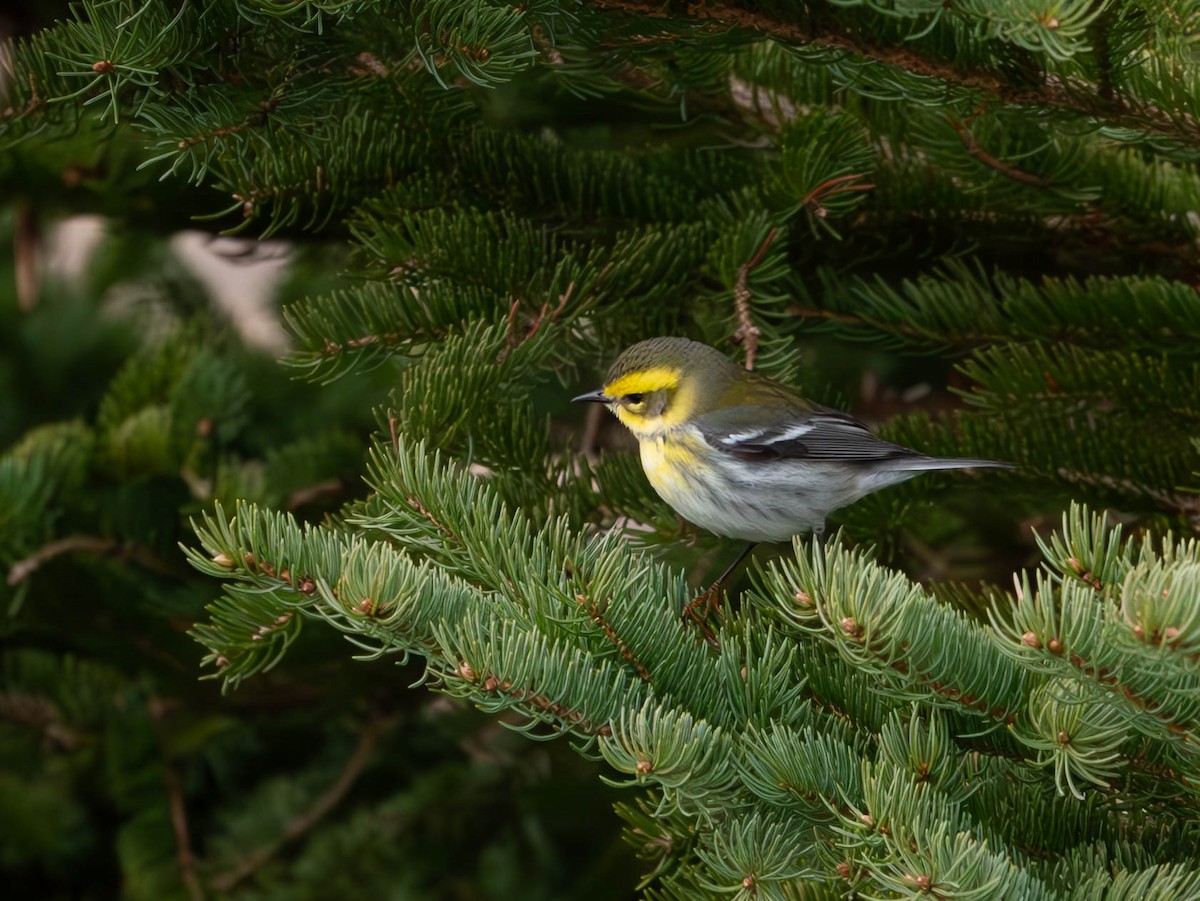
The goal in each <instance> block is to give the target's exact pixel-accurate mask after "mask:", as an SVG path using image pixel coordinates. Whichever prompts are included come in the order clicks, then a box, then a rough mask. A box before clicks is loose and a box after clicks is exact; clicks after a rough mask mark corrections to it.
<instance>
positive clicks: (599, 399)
mask: <svg viewBox="0 0 1200 901" xmlns="http://www.w3.org/2000/svg"><path fill="white" fill-rule="evenodd" d="M612 400H613V399H612V398H611V397H609V396H608V395H607V394H605V393H604V389H603V388H598V389H597V390H595V391H589V392H588V393H587V394H581V395H579V397H572V398H571V403H578V402H579V401H587V402H588V403H591V404H611V403H612Z"/></svg>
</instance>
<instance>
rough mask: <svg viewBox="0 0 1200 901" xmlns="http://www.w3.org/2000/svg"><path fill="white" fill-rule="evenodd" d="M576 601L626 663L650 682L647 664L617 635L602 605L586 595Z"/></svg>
mask: <svg viewBox="0 0 1200 901" xmlns="http://www.w3.org/2000/svg"><path fill="white" fill-rule="evenodd" d="M575 600H576V601H578V602H579V605H580V606H581V607H583V609H584V610H586V611H587V614H588V616H590V617H591V618H592V622H593V623H595V624H596V625H597V626H599V627H600V631H602V632H603V633H604V637H605V638H607V639H608V640H609V642H611V643H612V645H613V647H615V648H616V649H617V650H618V651H620V653H621V657H622V658H623V659H624V660H625V662H626V663H628V664H629V665H630V666H632V667H633V668H634V670H635V671H636V672H637V674H638V675H639V676H641V677H642V681H643V682H649V681H650V670H648V669H646V666H645V664H643V663H642V661H640V660H638V658H637V656H636V655H635V654H634V653H633V651H632V650H631V649H630V647H629V645H628V644H627V643H626V642H625V640H624V639H623V638H621V636H620V635H618V634H617V630H616V629H615V628H613V624H612V623H610V622H609V621H608V620H607V619H605V617H604V610H602V609H601V608H600V605H599V604H598V603H596V602H595V601H594V600H592V599H591V598H589V597H588V596H587V595H586V594H577V595H575ZM605 607H606V608H607V601H606V602H605Z"/></svg>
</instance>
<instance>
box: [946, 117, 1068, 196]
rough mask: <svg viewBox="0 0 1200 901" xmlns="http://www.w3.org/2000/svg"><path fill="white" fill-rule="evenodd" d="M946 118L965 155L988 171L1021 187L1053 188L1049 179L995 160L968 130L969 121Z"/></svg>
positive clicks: (1052, 183)
mask: <svg viewBox="0 0 1200 901" xmlns="http://www.w3.org/2000/svg"><path fill="white" fill-rule="evenodd" d="M947 118H948V119H949V120H950V127H951V128H953V129H954V131H955V132H956V133H957V134H958V139H959V140H960V141H962V145H963V148H964V149H965V150H966V151H967V153H968V154H970V155H971V156H973V157H975V159H977V160H979V162H981V163H983V164H984V165H985V166H987V167H988V168H989V169H995V170H996V171H997V172H999V173H1000V174H1001V175H1003V176H1004V177H1005V178H1010V179H1012V180H1013V181H1015V182H1018V183H1020V184H1023V185H1032V186H1033V187H1035V188H1051V187H1053V186H1054V182H1052V181H1050V179H1048V178H1042V176H1040V175H1034V174H1033V173H1032V172H1026V171H1025V170H1024V169H1018V168H1017V167H1016V166H1014V165H1012V164H1011V163H1006V162H1004V160H1001V159H997V158H996V157H994V156H992V155H991V154H990V153H988V152H987V151H986V150H984V149H983V146H982V145H981V144H980V143H979V140H978V139H977V138H976V137H975V135H973V134H971V131H970V129H969V128H968V127H967V126H968V125H969V124H970V121H971V120H970V119H967V120H966V121H965V122H963V121H960V120H958V119H957V118H955V117H954V116H948V117H947Z"/></svg>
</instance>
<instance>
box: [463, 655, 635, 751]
mask: <svg viewBox="0 0 1200 901" xmlns="http://www.w3.org/2000/svg"><path fill="white" fill-rule="evenodd" d="M458 674H459V675H460V676H461V677H462V678H464V679H466V680H467V681H468V682H477V683H479V687H480V688H481V689H482V690H483V691H486V692H489V693H491V694H502V695H507V696H508V697H510V698H514V699H515V700H517V701H521V702H524V703H526V704H529V705H531V706H533V707H536V708H537V709H539V710H542V711H544V712H545V713H549V714H551V715H552V716H554V717H557V718H558V719H559V720H560V721H562V722H563V723H564V724H565V725H566V726H568V727H570V728H572V729H575V730H577V731H579V732H582V733H584V734H586V735H599V736H601V737H608V736H611V735H612V726H610V725H608V724H607V723H603V724H600V725H597V724H596V723H593V722H592V721H591V720H589V719H587V718H586V717H585V716H584V715H583V711H582V710H574V709H572V708H570V707H567V706H566V705H565V704H559V703H557V702H556V701H553V700H551V699H550V698H549V697H547V696H546V695H544V694H540V693H538V692H534V691H530V690H528V689H524V688H518V687H516V686H514V685H513V683H512V680H510V679H501V678H500V677H499V676H497V675H496V674H495V673H489V674H487V675H485V676H483V677H480V675H479V673H477V672H476V671H475V670H474V669H473V668H472V667H471V665H470V664H468V663H460V664H459V666H458Z"/></svg>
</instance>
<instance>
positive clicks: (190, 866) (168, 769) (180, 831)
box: [163, 761, 204, 901]
mask: <svg viewBox="0 0 1200 901" xmlns="http://www.w3.org/2000/svg"><path fill="white" fill-rule="evenodd" d="M163 780H164V781H165V782H166V784H167V805H168V807H169V808H170V811H171V829H172V830H173V831H174V833H175V858H176V860H178V861H179V875H180V878H182V879H183V884H184V887H186V888H187V893H188V897H189V898H191V899H192V901H203V899H204V890H203V889H202V888H201V887H200V880H199V878H198V877H197V876H196V856H195V854H193V853H192V838H191V831H190V830H189V828H188V818H187V805H186V804H185V803H184V797H183V785H182V783H181V782H180V781H179V772H178V771H177V770H176V769H175V766H174V765H173V764H172V763H170V762H169V761H164V764H163Z"/></svg>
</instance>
